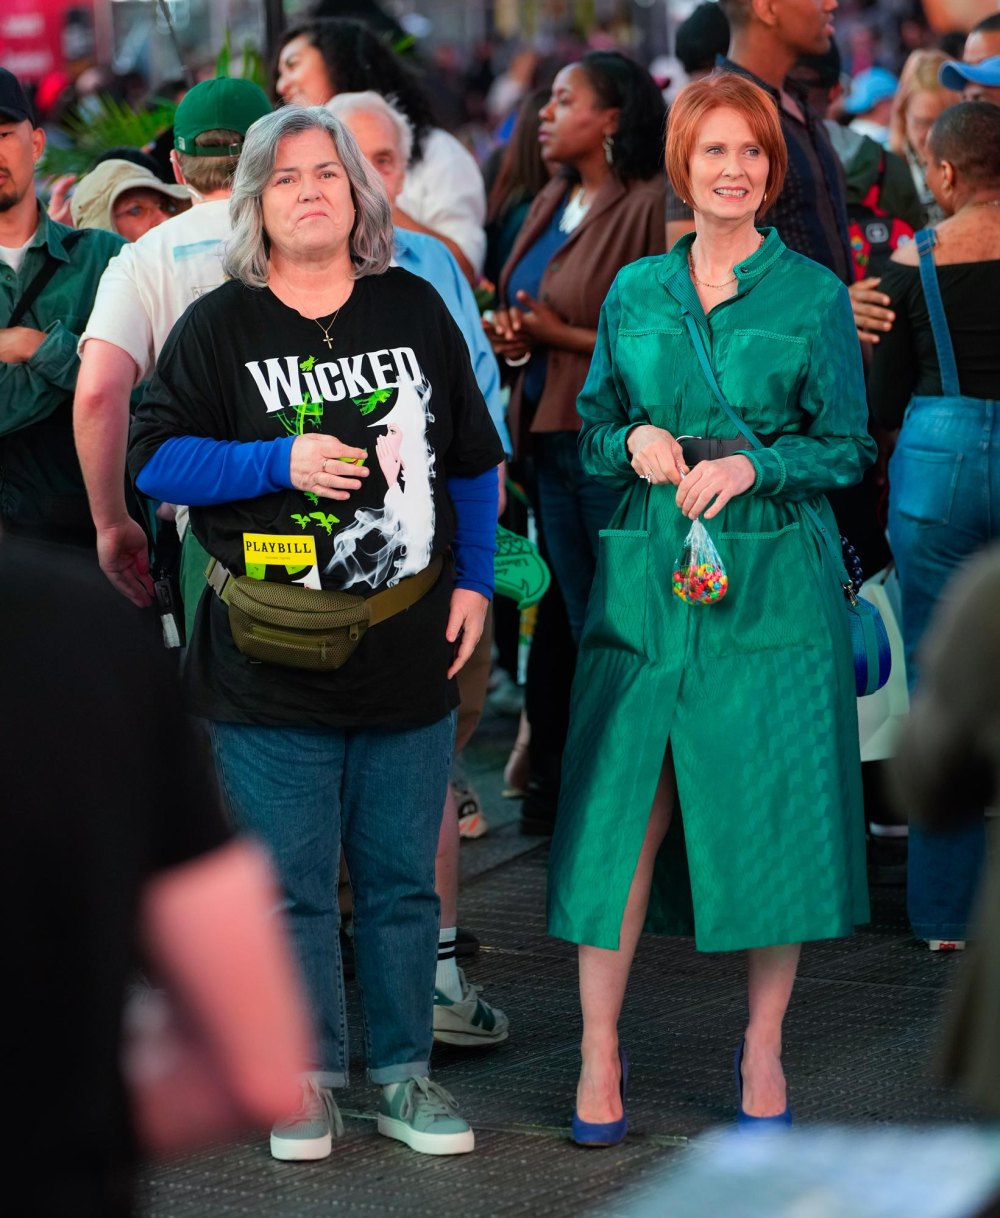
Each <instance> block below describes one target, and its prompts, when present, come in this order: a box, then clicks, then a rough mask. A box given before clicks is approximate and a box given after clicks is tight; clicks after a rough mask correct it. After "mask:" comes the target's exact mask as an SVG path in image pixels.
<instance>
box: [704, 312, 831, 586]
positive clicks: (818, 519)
mask: <svg viewBox="0 0 1000 1218" xmlns="http://www.w3.org/2000/svg"><path fill="white" fill-rule="evenodd" d="M684 324H685V325H686V326H687V329H688V334H690V335H691V342H692V344H693V345H694V353H695V355H697V357H698V363H699V364H701V370H702V372H703V373H704V374H705V380H706V381H708V384H709V387H710V388H711V390H712V393H713V395H714V397H715V400H716V401H717V402H718V403H719V405H720V406H721V407H722V409H723V411H724V413H725V414H726V415H728V417H729V420H730V422H731V423H732V424H733V426H734V427H735V428H736V430H737V431H738V432H739V433H740V435H741V436H743V437H744V439H745V440H746V441H747V443H748V444H749V446H750V447H751V448H754V449H758V450H759V449H762V448H765V447H766V445H764V444H762V443H761V441H760V439H759V437H758V436H757V435H756V434H755V433H754V432H753V431H752V430H751V429H750V428H749V427H747V425H746V423H744V422H743V420H742V419H741V418H740V416H739V415H738V414H737V413H736V411H735V410H733V408H732V406H730V405H729V403H728V402H727V401H726V398H725V395H724V394H723V392H722V390H721V389H720V388H719V382H718V381H717V380H716V378H715V373H714V372H713V371H712V364H711V361H710V360H709V358H708V352H707V351H706V350H705V340H704V339H703V338H702V336H701V331H700V330H699V329H698V323H697V322H696V321H695V319H694V318H693V317H692V316H691V314H690V313H685V314H684ZM799 506H800V507H801V508H802V511H803V512H804V513H805V514H806V517H807V518H808V520H809V522H810V524H811V525H812V526H813V528H814V529H815V530H816V531H817V533H819V535H820V537H821V538H822V539H823V544H824V545H825V546H826V548H827V551H828V552H829V554H830V558H831V559H832V560H833V565H834V570H836V571H837V572H839V573H840V576H841V583H843V584H844V585H845V587H846V586H847V584H849V583H850V577H849V576H848V574H847V568H846V567H845V566H844V555H843V551H842V550H841V547H840V545H839V544H838V543H836V542H835V541H834V539H833V538H832V537H831V536H830V530H829V529H828V528H827V527H826V525H825V524H824V523H823V517H822V516H820V514H819V513H818V512H814V511H813V509H812V508H811V507H810V506H809V505H808V503H800V504H799Z"/></svg>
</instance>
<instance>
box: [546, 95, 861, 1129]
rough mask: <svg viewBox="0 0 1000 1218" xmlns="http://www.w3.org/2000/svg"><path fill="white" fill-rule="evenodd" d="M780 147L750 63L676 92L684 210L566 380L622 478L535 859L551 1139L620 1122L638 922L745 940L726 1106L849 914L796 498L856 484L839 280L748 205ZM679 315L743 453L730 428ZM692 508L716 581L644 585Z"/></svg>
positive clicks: (769, 1072)
mask: <svg viewBox="0 0 1000 1218" xmlns="http://www.w3.org/2000/svg"><path fill="white" fill-rule="evenodd" d="M785 156H786V154H785V148H784V141H783V139H782V137H781V132H780V127H779V125H778V119H777V115H776V113H775V109H774V106H773V103H772V102H771V100H770V98H769V97H767V95H766V94H764V93H763V92H762V91H761V90H760V89H758V88H757V87H756V86H755V85H753V84H752V83H751V82H749V81H747V80H745V79H744V78H743V77H741V76H738V75H736V74H734V73H729V74H726V75H721V76H717V77H712V78H709V79H706V80H703V81H698V82H696V83H694V84H692V85H690V86H688V87H687V88H686V89H685V90H683V91H682V93H681V94H680V95H679V97H678V99H677V100H676V101H675V103H674V106H673V108H672V110H671V116H670V126H669V131H668V137H667V168H668V172H669V173H670V175H671V179H672V180H673V182H674V185H675V188H677V189H678V191H679V193H681V194H682V196H684V197H686V198H688V199H689V200H690V201H691V203H692V205H693V207H694V211H695V220H696V227H695V232H694V234H688V235H687V236H685V237H683V238H682V239H681V240H680V241H678V243H677V244H676V245H675V246H674V248H673V249H672V250H671V251H670V253H669V254H667V255H665V256H664V257H656V258H646V259H643V260H641V261H639V262H636V263H633V264H632V265H630V266H627V267H625V268H623V270H622V271H621V272H620V273H619V275H618V277H617V279H616V280H615V283H614V285H613V286H612V289H611V292H610V293H609V296H608V299H607V301H606V303H605V305H604V308H603V310H602V313H601V320H600V326H599V331H598V339H597V347H596V350H595V352H594V359H593V363H592V365H591V368H590V373H589V375H588V378H587V382H586V385H585V386H584V389H583V392H582V393H581V395H580V397H579V400H578V408H579V411H580V416H581V418H582V420H583V430H582V432H581V436H580V450H581V453H582V457H583V463H584V466H585V468H586V470H587V471H588V472H589V473H590V474H591V475H593V476H595V477H598V478H601V479H604V480H605V481H607V482H609V483H611V484H613V485H615V486H617V487H619V488H621V489H622V490H623V491H624V492H625V494H624V497H623V500H622V505H621V508H620V509H619V511H618V512H617V513H616V515H615V518H614V519H613V520H612V522H611V527H610V528H609V529H607V530H605V531H604V533H603V534H602V536H601V540H600V554H599V565H598V572H597V577H596V580H595V584H594V590H593V593H592V595H591V598H590V604H589V607H588V611H587V620H586V626H585V630H584V636H583V640H582V644H581V650H580V660H579V666H578V669H577V676H576V683H575V686H574V716H573V721H572V724H571V728H570V738H569V742H568V744H567V748H566V754H565V762H564V770H563V783H562V798H561V801H560V807H559V814H558V817H557V821H556V831H555V837H554V840H553V844H552V854H551V862H550V878H549V929H550V931H551V933H553V934H554V935H557V936H559V937H561V938H566V939H570V940H572V941H574V942H577V943H579V944H580V945H581V947H580V991H581V1003H582V1008H583V1019H584V1032H583V1042H582V1055H583V1068H582V1072H581V1076H580V1083H579V1088H578V1091H577V1112H576V1115H575V1117H574V1136H575V1137H576V1138H577V1140H578V1141H581V1142H584V1143H587V1144H591V1145H607V1144H612V1143H614V1142H616V1141H620V1140H621V1138H622V1137H623V1136H624V1133H625V1128H626V1123H625V1117H624V1080H625V1073H626V1064H625V1061H624V1058H623V1057H622V1056H621V1054H620V1052H619V1047H618V1034H617V1020H618V1016H619V1013H620V1010H621V1005H622V1000H623V997H624V991H625V984H626V981H627V977H628V971H629V967H630V965H631V960H632V956H633V953H634V950H635V946H636V942H637V940H638V937H639V933H640V931H641V929H642V927H643V924H644V922H645V924H646V925H647V926H648V927H649V929H651V930H658V931H661V932H667V933H673V934H692V933H693V934H694V936H695V941H696V944H697V946H698V947H699V948H700V949H702V950H706V951H733V950H736V949H741V948H745V949H749V1008H750V1011H749V1021H748V1023H747V1025H746V1029H745V1035H744V1039H743V1040H741V1042H740V1045H739V1050H738V1054H737V1083H738V1086H739V1093H740V1105H739V1109H738V1111H739V1114H740V1120H741V1123H743V1122H746V1121H755V1120H758V1119H760V1118H764V1119H768V1118H770V1119H772V1120H776V1121H779V1122H781V1123H787V1122H788V1121H789V1120H790V1115H789V1110H788V1105H787V1099H786V1092H785V1080H784V1075H783V1073H782V1069H781V1060H780V1053H781V1026H782V1020H783V1017H784V1012H785V1009H786V1007H787V1004H788V1001H789V998H790V995H791V989H792V983H793V981H794V977H795V970H796V965H797V962H798V957H799V945H800V944H801V942H802V941H803V940H807V939H823V938H830V937H834V936H839V935H846V934H850V933H851V931H852V930H853V928H854V926H855V925H856V924H858V923H860V922H864V921H866V920H867V917H868V894H867V884H866V874H865V857H864V840H863V819H862V808H861V790H860V785H861V784H860V760H859V755H858V728H857V714H856V702H855V685H854V669H853V664H852V658H851V649H850V643H849V638H848V633H847V626H846V623H845V614H844V610H843V601H842V596H843V593H842V590H841V588H840V587H839V585H838V582H837V579H836V576H835V574H834V573H833V572H832V570H831V569H830V567H829V566H828V565H826V564H824V562H823V560H822V556H821V543H820V541H819V539H818V537H817V536H816V535H815V533H814V532H813V530H812V529H811V528H810V527H809V525H808V523H807V520H806V518H805V516H804V514H803V511H802V508H803V506H804V505H807V504H808V505H809V506H811V507H812V508H813V509H814V510H815V511H818V512H820V513H821V514H822V516H823V517H824V519H825V520H826V522H827V523H828V525H829V527H830V530H831V531H832V532H833V535H834V536H836V528H835V525H834V522H833V516H832V513H831V512H830V509H829V505H828V504H827V502H826V500H825V497H824V493H825V492H826V491H828V490H832V489H834V488H839V487H845V486H850V485H852V484H853V483H855V482H857V481H858V480H859V479H860V478H861V475H862V473H863V471H864V470H865V468H866V467H867V466H868V465H870V464H871V462H872V461H873V460H874V456H875V446H874V443H873V442H872V440H871V439H870V438H869V436H868V433H867V430H866V418H867V408H866V404H865V390H864V383H863V377H862V367H861V357H860V351H859V348H858V344H857V338H856V335H855V331H854V324H853V321H852V315H851V306H850V303H849V298H848V295H847V291H846V289H845V288H844V287H843V286H842V285H841V283H840V282H839V280H837V279H836V277H835V276H834V275H832V274H831V273H830V272H829V271H827V270H825V269H824V268H823V267H820V266H819V265H818V264H816V263H814V262H812V261H810V260H809V259H807V258H804V257H802V256H801V255H799V254H795V253H793V252H791V251H790V250H788V249H786V248H785V246H784V244H783V243H782V241H781V239H780V237H779V235H778V233H777V232H776V231H775V230H774V229H767V228H763V229H758V228H756V227H755V218H756V217H757V216H758V215H759V214H760V213H761V212H762V211H763V210H764V209H765V207H766V203H767V200H773V198H774V196H775V194H776V193H777V192H778V191H780V189H781V184H782V179H783V176H784V164H785ZM686 316H689V317H691V318H693V320H694V322H695V323H696V325H697V327H698V330H699V332H700V334H701V336H702V339H703V341H704V344H705V346H706V348H707V350H708V353H709V359H710V361H711V364H712V366H713V368H714V371H715V375H716V377H717V378H718V381H719V383H720V385H721V388H722V392H723V394H725V396H726V398H727V399H728V400H729V402H730V403H731V404H732V405H733V406H734V408H735V409H736V410H737V411H739V412H740V413H741V414H742V416H743V418H744V420H745V421H746V423H747V424H748V425H749V426H750V427H751V428H752V429H753V430H754V431H755V432H757V434H758V435H759V436H760V437H761V438H762V439H763V440H764V442H765V443H766V444H768V447H767V448H766V449H765V450H762V451H748V446H747V444H746V442H745V441H743V440H741V439H739V438H733V437H737V435H738V433H737V429H736V428H735V427H734V425H733V424H732V423H731V422H730V421H729V419H728V418H727V417H726V415H725V414H724V413H723V411H722V409H721V407H720V406H719V405H718V404H717V403H716V401H715V399H714V398H713V396H712V394H711V392H710V390H709V387H708V384H707V381H706V378H705V376H704V373H703V371H702V368H701V366H700V364H699V362H698V359H697V357H696V354H695V350H694V347H693V345H692V341H691V338H690V336H689V333H688V331H687V328H686V324H685V317H686ZM691 436H695V437H713V438H714V439H713V442H712V443H711V444H708V443H706V442H705V441H703V440H702V441H691V440H687V439H684V438H685V437H691ZM682 440H683V444H682V442H681V441H682ZM702 457H705V458H709V459H704V460H702V459H700V458H702ZM675 488H676V489H675ZM699 514H700V515H701V517H702V519H703V520H704V521H705V522H707V525H708V529H709V531H710V533H711V535H712V537H713V539H714V541H715V544H716V546H717V548H718V550H719V552H720V555H721V558H722V561H723V563H724V565H725V567H726V569H727V571H728V575H729V581H730V582H729V591H728V593H727V594H726V596H725V598H724V599H722V600H720V601H718V602H717V603H714V604H710V605H705V606H699V605H691V604H688V603H685V602H684V601H682V600H680V599H679V598H678V597H677V596H675V595H674V594H673V592H672V589H671V573H672V571H673V569H674V566H675V564H676V559H677V558H678V556H679V555H680V553H681V549H682V545H683V542H684V538H685V535H686V534H687V532H688V530H689V528H690V527H691V523H692V520H694V519H695V518H697V517H698V515H699ZM661 847H662V848H661Z"/></svg>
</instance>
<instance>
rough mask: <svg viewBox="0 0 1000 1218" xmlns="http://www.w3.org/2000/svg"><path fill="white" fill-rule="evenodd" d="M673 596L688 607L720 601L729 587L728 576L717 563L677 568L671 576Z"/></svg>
mask: <svg viewBox="0 0 1000 1218" xmlns="http://www.w3.org/2000/svg"><path fill="white" fill-rule="evenodd" d="M673 587H674V593H675V595H677V596H679V597H680V598H681V600H682V601H687V602H688V604H689V605H707V604H711V602H712V601H721V600H722V598H723V597H724V596H725V595H726V590H727V589H728V587H729V576H728V575H727V574H726V571H725V568H724V567H722V566H720V565H719V564H718V563H708V562H703V563H699V564H698V565H697V566H691V567H683V568H682V567H678V568H677V570H676V571H675V572H674V575H673Z"/></svg>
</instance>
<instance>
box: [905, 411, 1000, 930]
mask: <svg viewBox="0 0 1000 1218" xmlns="http://www.w3.org/2000/svg"><path fill="white" fill-rule="evenodd" d="M889 486H890V492H889V541H890V544H891V546H892V553H893V557H894V558H895V561H896V566H897V568H898V570H899V583H900V598H901V604H902V612H903V621H902V633H903V645H904V649H905V652H906V673H907V683H908V684H909V686H910V688H911V689H912V688H913V687H914V684H915V683H917V681H918V676H919V674H918V661H919V650H918V649H919V645H920V642H921V639H922V638H923V635H924V632H925V630H926V629H927V625H928V623H929V621H930V620H931V617H932V613H933V610H934V607H935V605H936V604H937V602H938V600H939V599H940V597H941V593H942V591H944V593H945V595H947V587H946V585H947V583H948V580H949V578H950V577H951V576H952V574H953V573H954V571H955V570H956V568H957V567H959V566H960V565H961V563H962V562H964V560H965V559H967V558H968V557H969V556H970V555H971V554H974V553H975V552H976V551H978V550H981V549H982V548H983V547H984V546H986V545H988V544H989V543H990V542H991V541H992V540H993V539H994V538H996V537H997V535H998V532H1000V402H995V401H986V400H982V399H978V398H967V397H935V398H930V397H917V398H914V399H913V400H912V401H911V402H910V405H909V406H908V407H907V411H906V417H905V419H904V421H903V427H902V430H901V432H900V435H899V442H898V444H897V445H896V451H895V452H894V453H893V456H892V460H891V461H890V463H889ZM985 850H986V838H985V825H984V824H979V825H974V826H972V827H971V828H968V829H961V830H945V831H942V832H934V833H930V832H928V831H927V830H924V829H921V828H920V827H919V826H918V825H914V826H911V828H910V838H909V863H908V867H907V873H908V878H907V905H908V912H909V917H910V923H911V925H912V927H913V932H914V934H915V935H916V936H917V937H918V938H920V939H964V938H965V937H966V935H967V933H968V920H969V914H970V911H971V907H972V901H973V897H974V895H975V891H976V885H977V881H978V879H979V874H980V871H981V869H982V864H983V858H984V856H985Z"/></svg>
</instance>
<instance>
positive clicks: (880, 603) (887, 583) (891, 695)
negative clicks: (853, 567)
mask: <svg viewBox="0 0 1000 1218" xmlns="http://www.w3.org/2000/svg"><path fill="white" fill-rule="evenodd" d="M861 595H862V596H863V597H865V599H866V600H869V601H871V602H872V603H873V604H874V605H876V606H877V607H878V610H879V612H880V613H881V614H882V620H883V621H884V622H885V628H886V631H887V633H888V635H889V648H890V650H891V652H892V672H891V673H890V675H889V680H888V681H887V682H886V683H885V685H883V686H882V688H881V689H880V690H878V691H877V692H876V693H874V694H868V696H867V697H864V698H859V699H858V732H859V738H860V743H861V760H862V761H884V760H885V759H886V758H887V757H891V756H892V754H893V751H894V749H895V746H896V736H897V734H898V732H899V729H900V727H901V726H902V723H903V720H904V719H905V718H906V716H907V714H908V712H909V709H910V697H909V694H908V693H907V689H906V660H905V659H904V656H903V636H902V634H901V633H900V629H899V622H900V609H899V578H898V576H897V575H896V567H895V565H894V564H893V563H890V564H889V565H888V566H887V567H883V568H882V570H881V571H878V572H877V573H876V574H875V575H873V576H872V577H871V579H867V580H865V582H864V584H863V585H862V588H861Z"/></svg>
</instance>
